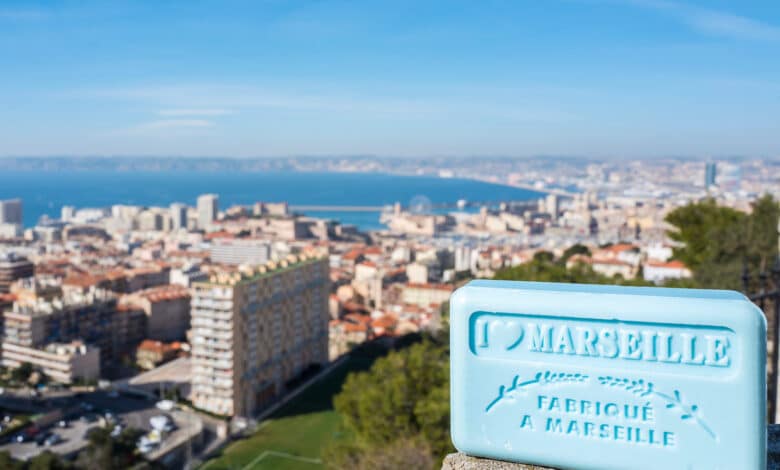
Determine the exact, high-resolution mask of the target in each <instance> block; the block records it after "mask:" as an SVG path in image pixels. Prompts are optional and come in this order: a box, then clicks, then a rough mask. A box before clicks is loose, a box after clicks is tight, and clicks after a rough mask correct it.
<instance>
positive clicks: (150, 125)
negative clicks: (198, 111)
mask: <svg viewBox="0 0 780 470" xmlns="http://www.w3.org/2000/svg"><path fill="white" fill-rule="evenodd" d="M138 127H139V128H144V129H191V128H201V127H214V123H213V122H211V121H207V120H205V119H161V120H158V121H150V122H146V123H144V124H141V125H140V126H138Z"/></svg>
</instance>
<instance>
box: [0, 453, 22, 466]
mask: <svg viewBox="0 0 780 470" xmlns="http://www.w3.org/2000/svg"><path fill="white" fill-rule="evenodd" d="M0 468H2V469H9V470H21V469H22V468H24V465H23V464H22V463H21V462H19V461H18V460H14V458H13V457H11V453H10V452H8V451H7V450H3V451H0Z"/></svg>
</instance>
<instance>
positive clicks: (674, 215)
mask: <svg viewBox="0 0 780 470" xmlns="http://www.w3.org/2000/svg"><path fill="white" fill-rule="evenodd" d="M752 206H753V207H752V211H751V213H750V214H746V213H744V212H740V211H738V210H735V209H731V208H729V207H723V206H719V205H717V203H716V202H715V201H714V200H713V199H708V200H705V201H702V202H696V203H691V204H688V205H686V206H684V207H680V208H677V209H675V210H674V211H672V212H670V213H669V215H667V217H666V221H667V222H668V223H669V224H671V225H672V226H673V227H674V228H673V229H672V230H671V231H670V232H669V237H670V238H672V239H673V240H675V241H677V242H679V243H680V246H679V247H676V248H674V258H675V259H678V260H680V261H682V262H683V263H685V264H686V265H687V266H688V267H689V268H690V269H691V270H692V271H693V274H694V279H695V281H696V284H698V285H699V286H701V287H707V288H726V289H739V288H740V287H741V281H740V278H741V274H742V268H743V264H744V263H747V265H748V267H749V268H750V269H751V270H752V271H753V272H755V271H757V270H762V269H765V268H766V267H768V265H769V263H771V262H772V261H773V260H774V259H775V258H776V257H777V221H778V217H779V216H780V207H779V206H778V204H777V202H776V201H775V200H774V199H773V198H772V197H771V196H768V195H767V196H764V197H762V198H760V199H758V200H756V201H755V202H754V203H753V205H752Z"/></svg>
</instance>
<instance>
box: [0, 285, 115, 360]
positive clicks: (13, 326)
mask: <svg viewBox="0 0 780 470" xmlns="http://www.w3.org/2000/svg"><path fill="white" fill-rule="evenodd" d="M116 313H117V302H116V297H115V296H114V295H113V294H112V293H110V292H108V291H103V290H99V289H93V290H90V291H89V292H86V293H81V292H72V293H70V294H67V295H63V296H62V297H58V298H56V299H53V300H46V299H43V298H40V299H37V300H36V301H35V302H30V303H24V304H22V303H19V302H17V303H14V305H13V308H12V309H10V310H6V311H5V312H4V313H3V322H4V334H3V348H4V350H5V349H6V348H5V345H6V344H13V345H17V346H23V347H27V348H32V349H44V348H45V347H47V346H49V345H51V344H54V343H69V342H71V341H76V340H80V341H83V342H84V343H85V344H88V345H91V346H94V347H97V348H99V350H100V358H101V362H102V363H103V364H110V363H111V362H112V361H114V360H116V359H118V357H119V354H120V353H121V351H117V350H115V348H114V344H113V339H114V334H113V326H114V317H115V316H116Z"/></svg>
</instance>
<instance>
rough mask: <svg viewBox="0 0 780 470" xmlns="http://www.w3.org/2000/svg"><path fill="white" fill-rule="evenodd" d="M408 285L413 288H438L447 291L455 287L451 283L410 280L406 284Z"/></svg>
mask: <svg viewBox="0 0 780 470" xmlns="http://www.w3.org/2000/svg"><path fill="white" fill-rule="evenodd" d="M406 287H410V288H413V289H436V290H445V291H447V292H452V291H453V290H455V289H454V287H453V286H451V285H449V284H429V283H426V284H420V283H415V282H410V283H407V284H406Z"/></svg>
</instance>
